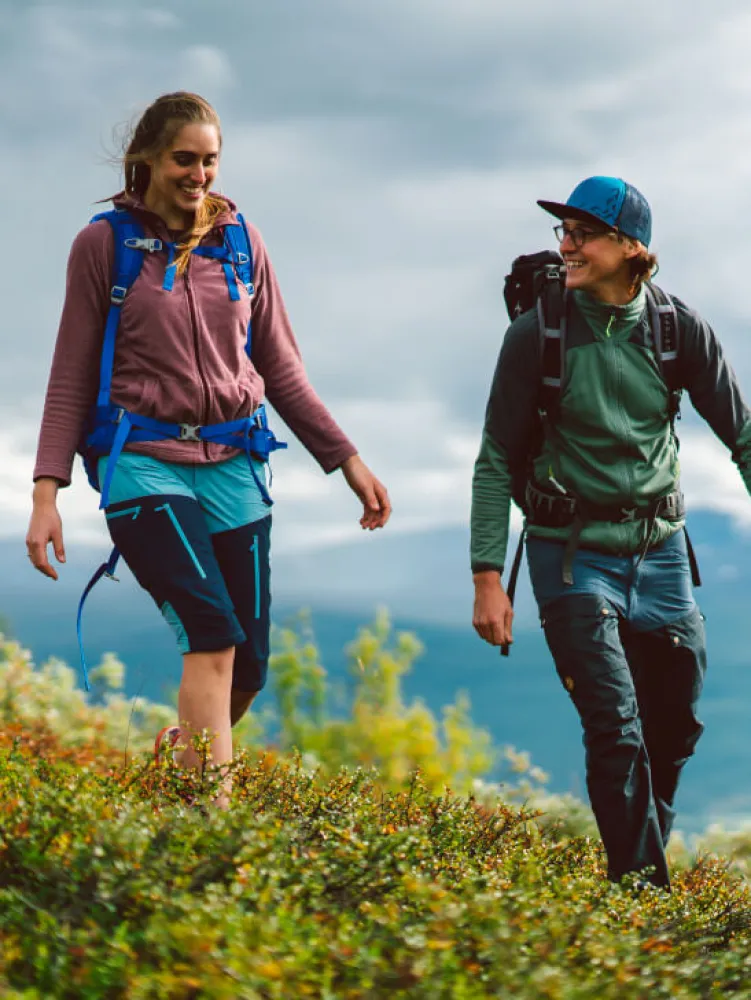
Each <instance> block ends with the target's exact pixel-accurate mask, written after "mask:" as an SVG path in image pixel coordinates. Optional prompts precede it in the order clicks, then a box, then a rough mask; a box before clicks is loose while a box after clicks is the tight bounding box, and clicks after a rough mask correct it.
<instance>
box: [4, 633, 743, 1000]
mask: <svg viewBox="0 0 751 1000" xmlns="http://www.w3.org/2000/svg"><path fill="white" fill-rule="evenodd" d="M419 653H420V644H419V642H418V640H417V639H416V638H415V637H413V636H411V635H405V634H397V635H394V634H393V633H392V631H391V628H390V625H389V622H388V619H387V617H386V616H385V615H384V614H381V615H379V616H378V617H377V619H376V621H375V622H374V623H373V624H372V625H371V626H369V627H367V628H363V629H361V630H360V632H359V633H358V635H357V636H356V638H355V639H354V641H353V642H352V644H351V645H350V647H349V648H348V650H347V654H348V660H349V664H350V672H351V683H350V684H349V689H348V692H347V697H346V698H344V697H340V698H337V697H336V692H332V691H331V689H330V684H329V682H328V679H327V676H326V672H325V669H324V667H323V665H322V664H321V663H320V657H319V654H318V650H317V648H316V646H315V642H314V641H313V638H312V636H311V634H310V631H309V627H308V626H307V624H306V622H305V620H302V621H301V622H299V623H297V625H296V626H295V627H293V628H287V629H282V630H279V631H278V632H277V633H276V635H275V652H274V656H273V660H272V664H271V675H270V686H269V693H270V697H267V699H266V700H267V702H271V703H272V706H273V710H272V708H271V707H270V708H267V709H266V710H263V711H261V712H260V713H257V714H255V715H252V716H250V717H248V719H247V720H245V721H244V722H243V723H242V725H241V727H238V732H237V737H238V739H237V747H238V749H237V754H236V759H235V762H234V764H233V806H232V809H231V811H229V812H228V813H221V812H219V811H217V810H216V809H214V808H213V807H212V805H211V800H212V795H213V794H214V791H215V789H216V784H217V781H218V780H219V778H218V776H217V775H215V774H214V773H213V771H212V769H211V767H210V766H207V767H206V768H205V769H204V771H203V773H202V774H200V775H197V776H194V777H191V776H190V775H186V774H181V773H180V771H179V770H178V769H177V768H176V767H175V766H174V764H173V763H172V762H170V761H169V760H166V761H164V762H162V763H161V764H160V765H156V764H155V763H154V762H153V759H152V758H151V757H150V756H149V754H148V753H147V751H148V749H149V747H150V745H151V743H152V741H153V737H154V734H155V732H156V731H157V730H158V729H159V728H160V727H161V726H162V725H163V724H164V723H165V722H170V721H174V714H173V713H174V709H172V708H169V707H165V706H160V705H154V704H150V703H148V702H146V701H145V700H143V699H137V700H136V701H135V702H133V701H132V700H127V699H125V697H124V696H123V694H122V688H123V667H122V664H120V663H119V661H118V660H117V659H116V658H115V657H114V656H107V657H105V658H104V660H103V662H102V663H101V664H100V666H99V667H98V668H97V669H96V670H95V671H93V672H92V680H93V681H95V684H96V687H95V692H94V696H93V697H92V698H90V699H88V698H86V697H85V696H84V695H83V693H82V692H81V691H80V690H79V689H78V688H77V687H76V683H75V681H76V677H75V674H74V672H73V671H72V670H71V669H70V668H69V667H67V666H66V665H64V664H62V663H60V662H58V661H51V662H49V663H47V664H45V665H43V666H41V667H39V668H35V667H33V665H32V663H31V659H30V656H29V654H28V653H26V652H25V651H24V650H23V649H21V648H20V646H19V645H18V644H17V643H13V642H9V641H0V995H1V996H3V997H9V998H17V1000H21V998H24V1000H37V998H39V1000H41V998H69V997H91V998H100V997H101V998H107V1000H109V998H118V997H137V998H151V997H153V998H159V1000H162V998H198V997H217V998H225V997H226V998H232V1000H235V998H249V1000H272V998H298V997H316V998H326V1000H333V998H337V1000H338V998H351V1000H355V998H361V1000H380V998H383V997H386V996H388V997H395V998H399V997H414V998H426V1000H427V998H430V1000H434V998H435V1000H441V998H446V1000H475V998H483V997H529V998H537V997H540V998H542V997H549V998H561V1000H568V998H575V1000H579V998H581V1000H584V998H598V1000H600V998H602V1000H609V998H614V1000H615V998H617V1000H622V998H625V1000H630V998H634V1000H637V998H638V1000H643V998H646V997H649V998H650V1000H651V998H661V997H685V998H694V997H695V998H715V997H717V998H720V997H727V996H733V997H751V891H750V890H749V886H748V884H747V883H746V881H745V879H744V878H743V874H744V872H745V865H746V863H747V861H748V858H749V855H750V854H751V835H749V834H734V835H730V834H726V833H723V832H722V831H720V830H715V829H712V830H710V831H708V833H707V835H706V837H705V839H704V841H703V843H702V844H699V845H693V844H692V845H686V844H685V843H682V842H680V841H677V843H676V849H675V851H674V854H675V861H676V863H677V868H676V875H675V879H674V891H673V892H672V894H666V893H663V892H661V891H659V890H655V889H652V888H647V889H646V890H643V891H638V890H637V886H636V885H635V884H634V883H633V881H632V882H629V881H626V882H625V883H624V884H623V885H622V886H613V885H611V884H610V883H609V882H608V881H607V880H606V879H605V875H604V858H603V854H602V851H601V848H600V846H599V843H598V841H597V838H596V836H595V835H594V827H593V824H592V818H591V813H590V812H589V810H588V808H587V807H586V806H585V805H584V804H583V803H581V802H579V801H578V800H576V799H574V798H573V797H571V796H556V795H552V794H550V793H549V792H548V791H547V790H546V781H547V776H546V775H545V774H544V773H542V772H541V771H540V770H539V769H537V768H535V767H534V765H533V764H532V762H531V761H530V760H529V758H528V756H527V755H526V754H524V753H523V752H519V751H517V750H515V749H513V748H505V749H503V750H499V749H497V748H494V747H493V746H492V743H491V740H490V737H489V736H488V734H487V733H486V732H483V731H482V730H479V729H477V727H475V726H474V725H473V723H472V721H471V717H470V706H469V703H468V701H467V700H466V699H465V698H463V697H460V698H458V699H457V701H456V703H455V704H454V705H452V706H449V707H447V708H446V709H445V710H444V712H443V713H442V717H441V718H440V719H437V718H436V717H435V716H434V715H433V714H432V713H431V712H430V711H429V710H428V709H427V708H426V706H425V705H424V704H423V703H421V702H420V701H419V700H415V701H411V702H408V701H406V700H405V698H404V695H403V692H402V685H401V679H402V678H403V677H404V675H405V674H406V673H407V672H408V671H409V669H410V667H411V665H412V663H413V662H414V660H415V658H416V657H417V656H418V655H419ZM499 755H501V756H502V757H503V759H504V762H505V765H506V776H507V780H505V781H504V782H502V783H495V782H490V781H488V780H487V775H488V773H489V772H490V769H491V766H492V765H493V764H494V763H495V762H496V761H497V760H498V757H499ZM720 855H724V856H725V857H728V858H730V857H732V858H733V859H735V863H734V864H733V865H730V864H729V862H728V861H726V860H723V859H722V858H721V857H720Z"/></svg>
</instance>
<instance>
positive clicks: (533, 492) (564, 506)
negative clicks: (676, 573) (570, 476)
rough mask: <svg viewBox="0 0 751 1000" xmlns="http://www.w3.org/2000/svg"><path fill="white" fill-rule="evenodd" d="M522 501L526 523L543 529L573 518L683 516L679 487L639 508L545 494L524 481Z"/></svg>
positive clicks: (676, 518)
mask: <svg viewBox="0 0 751 1000" xmlns="http://www.w3.org/2000/svg"><path fill="white" fill-rule="evenodd" d="M525 501H526V503H525V510H526V514H527V522H528V523H529V524H537V525H540V527H545V528H565V527H566V526H567V525H569V524H573V522H574V521H575V520H577V518H579V519H581V520H583V521H610V522H612V523H613V524H628V523H629V522H630V521H648V520H651V519H652V518H658V517H660V518H663V519H664V520H666V521H681V520H682V519H683V518H684V517H685V515H686V504H685V502H684V499H683V494H682V493H681V491H680V490H673V492H672V493H668V494H667V495H666V496H664V497H658V498H657V499H656V500H653V501H652V502H651V503H649V504H647V505H646V506H643V507H616V506H605V505H599V504H590V503H586V502H585V501H583V500H580V499H579V498H578V497H574V496H571V494H568V493H549V492H547V491H546V490H541V489H539V488H538V487H537V486H534V485H533V484H532V483H527V489H526V493H525Z"/></svg>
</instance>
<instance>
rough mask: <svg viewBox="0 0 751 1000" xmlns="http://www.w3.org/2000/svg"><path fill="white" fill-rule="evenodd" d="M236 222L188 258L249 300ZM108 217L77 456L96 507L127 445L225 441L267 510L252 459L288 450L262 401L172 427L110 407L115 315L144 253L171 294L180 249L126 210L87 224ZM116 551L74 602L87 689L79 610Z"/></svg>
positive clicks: (233, 295)
mask: <svg viewBox="0 0 751 1000" xmlns="http://www.w3.org/2000/svg"><path fill="white" fill-rule="evenodd" d="M237 218H238V222H237V224H233V225H227V226H225V227H224V245H223V246H220V247H202V246H199V247H196V248H195V249H194V250H193V253H194V254H196V255H197V256H200V257H210V258H212V259H213V260H216V261H218V262H219V263H220V264H221V266H222V268H223V270H224V275H225V278H226V280H227V290H228V293H229V297H230V299H231V300H232V301H233V302H236V301H238V300H239V299H240V290H239V288H238V280H239V281H241V282H242V284H243V285H244V286H245V288H246V290H247V292H248V294H249V295H251V296H252V295H253V292H254V286H253V248H252V246H251V244H250V240H249V238H248V232H247V229H246V227H245V220H244V219H243V217H242V215H239V214H238V216H237ZM100 220H105V221H106V222H108V223H109V224H110V226H111V227H112V231H113V235H114V244H115V261H114V267H113V283H112V288H111V290H110V307H109V312H108V314H107V321H106V324H105V328H104V343H103V345H102V357H101V363H100V371H99V392H98V393H97V399H96V403H95V404H94V406H93V407H92V408H91V412H90V413H89V415H88V418H87V420H86V424H85V427H84V430H83V434H82V437H81V441H80V442H79V445H78V452H79V454H80V455H81V457H82V458H83V464H84V468H85V469H86V475H87V477H88V480H89V482H90V483H91V485H92V486H93V487H94V489H95V490H98V491H99V492H100V493H101V500H100V503H99V508H100V510H103V509H104V508H105V507H106V506H107V504H108V502H109V491H110V486H111V484H112V476H113V474H114V471H115V465H116V463H117V459H118V456H119V455H120V453H121V452H122V450H123V447H124V446H125V444H126V442H128V441H164V440H168V439H172V440H176V441H206V442H211V443H213V444H225V445H230V446H232V447H234V448H240V449H242V450H243V451H244V452H245V453H246V455H247V456H248V463H249V465H250V471H251V473H252V475H253V478H254V480H255V482H256V485H257V486H258V489H259V491H260V493H261V496H262V498H263V500H264V503H266V504H267V505H268V506H271V503H272V501H271V497H270V496H269V494H268V490H267V489H266V485H265V484H264V483H262V482H261V480H260V479H259V478H258V475H257V473H256V471H255V468H254V467H253V462H252V461H251V459H256V461H263V462H267V461H268V459H269V455H270V454H271V452H272V451H276V450H277V449H278V448H286V447H287V445H286V444H285V443H283V442H281V441H277V439H276V437H275V436H274V434H273V432H272V431H271V430H270V429H269V426H268V422H267V419H266V410H265V407H264V406H263V404H261V405H260V406H259V407H258V409H257V410H256V411H255V413H253V414H252V415H251V416H248V417H243V418H241V419H240V420H231V421H227V422H225V423H221V424H204V425H202V426H201V425H194V424H170V423H165V422H164V421H161V420H154V419H153V418H151V417H145V416H141V415H140V414H137V413H131V412H130V411H129V410H125V409H124V408H123V407H121V406H117V405H116V404H115V403H113V402H112V399H111V389H112V373H113V367H114V362H115V342H116V340H117V331H118V328H119V326H120V314H121V309H122V305H123V302H124V301H125V298H126V296H127V294H128V292H129V291H130V289H131V288H132V286H133V284H134V282H135V280H136V278H137V277H138V275H139V274H140V273H141V267H142V265H143V260H144V254H146V253H162V252H166V253H167V267H166V270H165V274H164V283H163V285H162V288H163V289H164V291H166V292H171V291H172V288H173V287H174V283H175V274H176V265H175V255H176V251H177V246H176V244H174V243H168V242H166V241H164V240H159V239H153V238H150V237H147V236H146V233H145V232H144V229H143V226H142V225H141V224H140V223H139V222H138V221H137V220H136V219H135V218H134V217H133V216H132V215H131V214H130V213H129V212H128V211H127V210H126V209H122V208H115V209H112V210H111V211H109V212H101V213H100V214H99V215H95V216H94V218H93V219H92V220H91V221H92V222H98V221H100ZM251 325H252V324H251V323H249V324H248V336H247V339H246V343H245V351H246V353H247V355H248V357H250V351H251V344H252V331H251ZM105 455H107V456H108V459H107V463H106V466H105V471H104V476H103V479H102V482H101V483H100V482H99V473H98V465H99V459H100V458H102V457H103V456H105ZM119 558H120V553H119V551H118V549H117V546H115V547H114V548H113V549H112V552H111V553H110V556H109V558H108V559H107V561H106V562H104V563H102V565H101V566H100V567H99V568H98V569H97V571H96V572H95V573H94V575H93V576H92V578H91V580H89V582H88V584H87V585H86V588H85V589H84V592H83V594H82V595H81V600H80V602H79V605H78V614H77V619H76V630H77V633H78V648H79V652H80V656H81V670H82V672H83V679H84V688H85V689H86V690H87V691H89V690H90V685H89V678H88V672H87V669H86V658H85V656H84V651H83V636H82V627H81V622H82V615H83V606H84V602H85V600H86V598H87V597H88V595H89V593H90V591H91V589H92V587H93V586H94V585H95V584H96V583H97V582H98V581H99V580H100V579H101V578H102V577H103V576H107V577H109V578H110V579H112V580H115V579H117V578H116V577H115V575H114V573H115V568H116V566H117V562H118V560H119Z"/></svg>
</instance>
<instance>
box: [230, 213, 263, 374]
mask: <svg viewBox="0 0 751 1000" xmlns="http://www.w3.org/2000/svg"><path fill="white" fill-rule="evenodd" d="M237 221H238V225H236V226H225V227H224V241H225V243H226V245H227V248H228V250H229V251H230V253H231V255H232V260H233V263H234V265H235V271H236V273H237V276H238V278H239V279H240V281H242V283H243V285H245V290H246V291H247V293H248V295H249V296H250V297H251V298H252V297H253V294H254V292H255V286H254V284H253V269H254V264H253V247H252V246H251V245H250V237H249V236H248V229H247V226H246V225H245V219H244V218H243V217H242V215H240V213H239V212H238V213H237ZM252 342H253V333H252V321H251V320H249V321H248V337H247V340H246V341H245V353H246V354H247V355H248V357H250V349H251V346H252Z"/></svg>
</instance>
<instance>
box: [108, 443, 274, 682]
mask: <svg viewBox="0 0 751 1000" xmlns="http://www.w3.org/2000/svg"><path fill="white" fill-rule="evenodd" d="M125 458H126V463H124V464H126V465H128V464H129V465H130V467H129V468H127V473H128V475H127V476H123V477H122V479H121V482H120V484H118V479H117V471H116V473H115V477H114V479H113V491H112V492H113V496H114V497H115V500H114V502H113V503H111V504H110V505H109V506H108V507H107V509H106V511H105V514H106V517H107V527H108V529H109V532H110V535H111V537H112V541H113V542H114V543H115V545H117V547H118V548H119V550H120V552H121V553H122V556H123V559H124V560H125V562H126V563H127V565H128V567H129V568H130V570H131V572H132V573H133V575H134V576H135V578H136V580H137V581H138V582H139V584H140V585H141V586H142V587H143V588H144V590H146V591H148V593H149V594H151V596H152V597H153V599H154V601H155V603H156V605H157V607H158V608H159V610H160V611H161V613H162V615H163V616H164V618H165V620H166V621H167V622H168V623H169V625H170V626H171V627H172V629H173V631H174V633H175V636H176V639H177V645H178V648H179V650H180V652H181V653H195V652H211V651H214V650H219V649H226V648H228V647H229V646H234V647H235V661H234V670H233V676H232V687H233V689H234V690H236V691H243V692H253V691H260V689H261V688H262V687H263V686H264V684H265V682H266V672H267V667H268V657H269V628H270V617H269V611H270V604H271V594H270V570H269V554H270V536H271V515H270V514H269V513H268V508H267V507H260V506H258V505H255V503H254V498H253V497H252V496H251V498H250V500H248V498H247V496H245V495H244V496H243V503H240V504H239V505H238V504H237V503H233V493H234V490H230V491H228V492H226V493H224V494H223V496H224V506H226V508H227V512H228V513H227V516H226V517H225V516H223V515H222V510H221V508H220V506H219V505H218V504H217V503H216V500H217V496H219V495H221V492H220V491H218V490H217V488H216V487H217V476H218V477H220V478H221V477H225V480H226V476H227V475H228V474H229V475H230V476H235V477H236V476H237V475H238V470H239V466H236V467H235V468H234V469H232V468H224V469H223V468H222V467H223V466H225V467H229V466H231V462H227V463H218V464H217V465H216V466H209V467H207V466H203V467H190V466H182V467H181V468H180V470H179V471H180V473H181V475H180V477H179V480H177V479H175V481H174V492H172V491H170V492H159V493H144V494H143V495H136V496H131V495H129V494H132V493H139V489H144V488H145V487H146V485H147V480H146V478H144V477H138V476H134V475H133V464H134V461H136V460H137V461H138V462H143V461H144V459H143V458H142V456H133V461H130V456H127V455H126V456H125ZM145 461H146V462H147V463H151V464H152V469H151V471H152V472H153V471H156V472H157V473H158V475H156V476H152V477H151V479H150V480H149V481H148V485H150V486H152V487H153V488H157V489H167V490H169V487H170V483H169V482H168V481H167V478H168V476H169V474H170V473H171V472H172V471H174V466H173V464H172V463H164V462H159V463H156V460H155V459H147V460H145ZM242 462H244V463H245V465H246V467H247V460H246V459H245V457H244V456H242ZM157 464H158V465H159V466H161V468H159V469H156V470H154V466H155V465H157ZM119 465H120V462H119V460H118V466H119ZM212 470H215V471H216V475H213V474H212ZM194 472H195V476H194V477H193V481H192V483H191V485H192V486H193V488H192V489H187V488H186V486H185V482H186V479H190V478H191V477H192V476H193V473H194ZM182 473H185V474H184V475H183V474H182ZM248 480H249V483H248V484H247V489H248V490H252V489H253V488H256V489H257V487H255V485H254V484H253V483H252V477H251V476H250V474H248ZM205 484H208V487H209V488H207V490H206V491H205V492H206V494H207V497H208V498H209V502H208V503H207V499H206V497H204V496H203V493H204V490H203V488H202V487H203V486H204V485H205ZM118 485H119V486H120V489H119V491H118ZM224 485H225V486H226V485H227V483H226V481H225V483H224ZM235 485H237V484H235ZM123 497H125V498H123ZM212 503H213V506H211V504H212ZM207 506H208V507H209V509H207ZM257 513H264V516H263V517H260V518H257V519H256V520H252V521H250V522H248V523H244V524H240V525H237V524H235V523H234V522H235V521H236V520H237V519H238V517H242V516H248V514H250V515H251V516H254V515H255V514H257Z"/></svg>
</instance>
